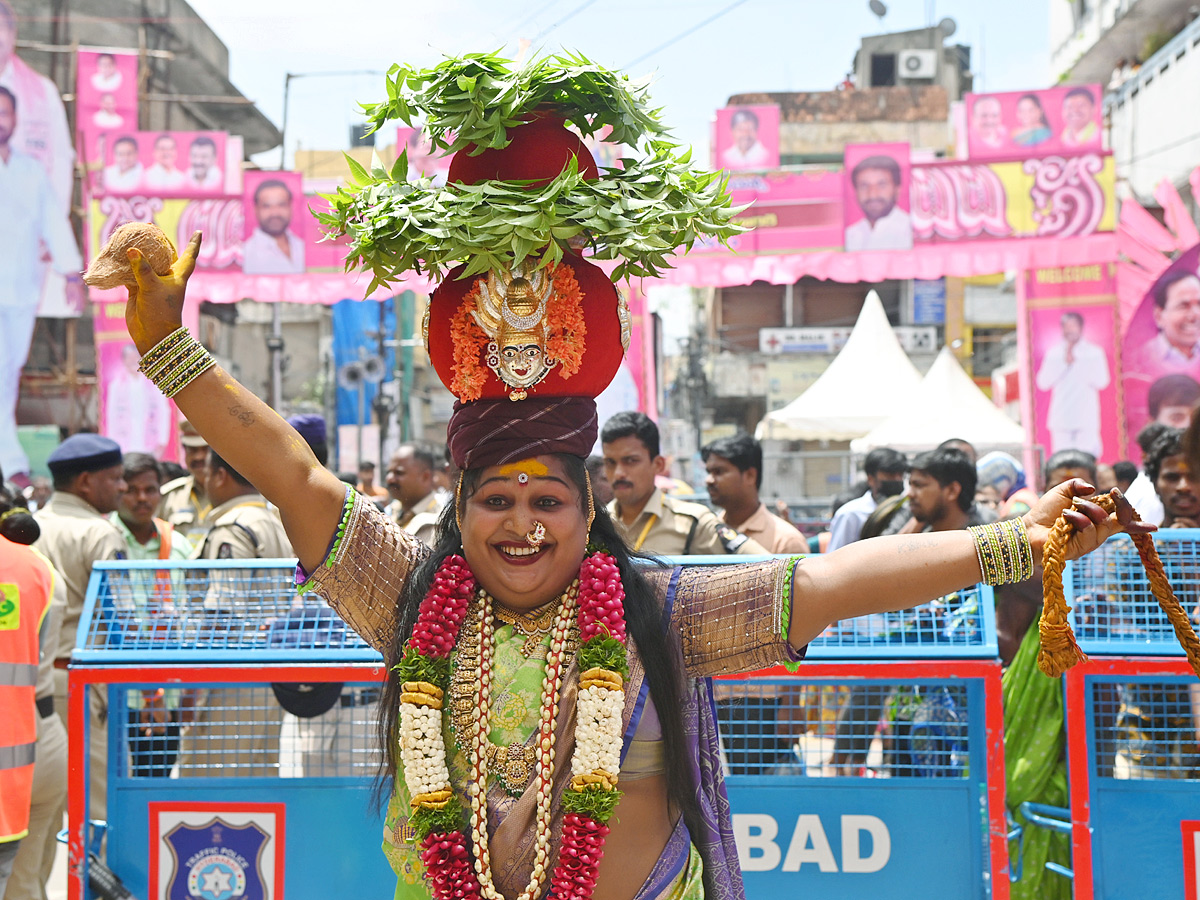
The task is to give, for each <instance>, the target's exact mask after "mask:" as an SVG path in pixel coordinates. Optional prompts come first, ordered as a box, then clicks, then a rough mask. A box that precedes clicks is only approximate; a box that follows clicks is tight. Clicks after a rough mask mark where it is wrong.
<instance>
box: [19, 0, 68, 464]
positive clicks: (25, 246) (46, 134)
mask: <svg viewBox="0 0 1200 900" xmlns="http://www.w3.org/2000/svg"><path fill="white" fill-rule="evenodd" d="M17 24H18V23H17V17H16V15H15V14H14V12H13V9H12V7H11V6H10V5H9V4H8V2H6V0H0V160H3V164H4V176H5V177H4V186H3V188H0V469H2V470H3V471H4V475H5V477H12V476H14V475H18V476H19V475H23V474H26V473H28V471H29V460H28V458H27V456H26V454H25V452H24V450H22V448H21V444H20V442H19V440H18V438H17V422H16V406H17V396H18V392H19V387H20V381H21V370H22V369H23V368H24V366H25V361H26V359H28V358H29V345H30V341H31V340H32V338H33V329H34V325H35V323H36V320H37V317H38V316H50V317H54V318H73V317H75V316H78V315H79V314H80V312H82V309H83V303H84V301H85V296H86V295H85V293H84V290H83V282H82V280H81V279H80V272H81V271H82V269H83V258H82V256H81V255H80V253H79V246H78V243H77V242H76V240H75V232H74V230H73V228H72V225H71V218H70V216H71V194H72V189H73V179H74V166H75V151H74V149H73V148H72V146H71V132H70V128H69V126H68V124H67V116H66V112H65V110H64V108H63V103H62V98H61V96H60V95H59V91H58V87H57V86H56V85H55V84H54V82H53V81H51V80H50V79H49V78H47V77H45V76H44V75H42V74H41V73H39V72H37V71H35V70H34V69H33V68H32V67H30V66H29V65H28V64H27V63H26V62H25V61H24V60H22V59H21V58H20V57H19V56H18V55H17V54H16V52H15V48H16V43H17V38H18V37H19V35H18V34H17Z"/></svg>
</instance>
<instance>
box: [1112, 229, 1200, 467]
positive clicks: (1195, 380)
mask: <svg viewBox="0 0 1200 900" xmlns="http://www.w3.org/2000/svg"><path fill="white" fill-rule="evenodd" d="M1121 359H1122V362H1123V377H1122V382H1123V387H1124V393H1125V419H1126V433H1127V436H1128V451H1127V453H1126V456H1127V457H1128V458H1129V459H1132V460H1135V461H1136V460H1140V459H1141V449H1140V448H1139V447H1138V445H1137V441H1136V438H1137V434H1138V432H1139V431H1141V429H1142V428H1144V427H1145V426H1146V425H1147V424H1148V423H1150V422H1162V423H1163V424H1166V425H1171V426H1173V427H1176V428H1184V427H1186V426H1187V424H1188V422H1189V420H1190V415H1191V409H1192V407H1193V406H1195V405H1196V403H1197V402H1200V245H1197V246H1195V247H1192V248H1191V249H1190V250H1187V251H1186V252H1184V253H1182V254H1180V256H1179V257H1178V259H1176V260H1175V261H1174V262H1173V263H1171V265H1170V267H1168V268H1167V270H1166V271H1165V272H1163V274H1162V275H1160V276H1159V278H1158V280H1157V281H1155V282H1154V284H1153V285H1152V286H1151V288H1150V290H1149V291H1147V292H1146V296H1145V297H1143V298H1142V302H1141V303H1140V304H1139V305H1138V308H1137V309H1136V310H1135V311H1134V313H1133V316H1132V317H1131V318H1130V320H1129V324H1128V326H1127V327H1126V329H1125V336H1124V338H1123V339H1122V341H1121Z"/></svg>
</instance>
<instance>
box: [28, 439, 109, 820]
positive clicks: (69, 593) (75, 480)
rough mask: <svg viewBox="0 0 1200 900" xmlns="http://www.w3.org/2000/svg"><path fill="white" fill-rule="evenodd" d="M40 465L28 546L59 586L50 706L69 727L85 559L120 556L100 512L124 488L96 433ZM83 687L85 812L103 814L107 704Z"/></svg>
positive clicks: (87, 571)
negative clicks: (48, 482) (47, 481)
mask: <svg viewBox="0 0 1200 900" xmlns="http://www.w3.org/2000/svg"><path fill="white" fill-rule="evenodd" d="M47 465H48V466H49V467H50V474H51V475H52V476H53V478H54V494H53V495H51V497H50V500H49V502H48V503H47V504H46V506H45V507H44V508H43V509H40V510H38V512H37V515H36V516H34V518H35V519H36V520H37V523H38V525H39V526H40V527H41V530H42V534H41V537H39V538H38V540H37V543H36V544H34V547H36V548H37V549H38V550H39V551H40V552H41V553H43V554H44V555H45V556H46V558H47V559H49V560H50V562H51V563H52V564H53V565H54V568H55V569H56V570H57V571H58V574H59V575H60V576H62V581H63V584H64V585H65V586H66V610H65V612H64V614H63V618H62V627H61V628H60V629H59V634H58V640H57V642H56V649H55V654H54V656H55V658H54V670H55V671H54V710H55V712H57V713H58V715H59V718H60V719H61V720H62V723H63V725H65V726H66V727H67V730H68V732H69V731H70V723H68V722H67V665H68V664H69V663H70V660H71V651H72V650H73V649H74V647H75V632H76V630H77V628H78V627H79V616H80V614H81V613H82V612H83V600H84V596H85V595H86V593H87V586H88V579H90V578H91V575H92V564H93V563H95V562H97V561H99V560H105V559H124V558H125V539H124V538H123V537H121V533H120V532H119V531H117V529H116V528H115V527H114V526H113V524H112V523H111V522H110V521H108V519H107V518H106V516H107V515H108V514H109V513H110V512H112V511H113V510H115V509H116V508H117V504H118V503H120V500H121V495H122V494H123V493H125V474H124V472H125V470H124V467H123V466H122V464H121V448H120V446H119V445H118V444H117V442H116V441H113V440H110V439H109V438H106V437H101V436H100V435H97V434H76V435H72V436H71V437H69V438H67V439H66V440H65V441H63V442H62V443H61V444H59V445H58V446H57V447H56V448H55V449H54V452H53V453H51V454H50V458H49V459H48V460H47ZM89 693H90V694H91V706H90V716H91V721H90V723H89V725H88V731H89V734H90V747H89V748H88V750H89V755H88V778H89V785H90V800H89V802H90V805H89V808H88V813H89V815H91V816H92V817H93V818H98V819H103V818H104V817H105V810H106V806H107V794H108V792H107V778H106V776H107V770H106V761H107V758H108V728H107V719H108V703H107V696H106V693H105V692H104V691H103V690H98V689H96V688H93V689H92V690H91V691H90V692H89ZM60 816H61V813H60Z"/></svg>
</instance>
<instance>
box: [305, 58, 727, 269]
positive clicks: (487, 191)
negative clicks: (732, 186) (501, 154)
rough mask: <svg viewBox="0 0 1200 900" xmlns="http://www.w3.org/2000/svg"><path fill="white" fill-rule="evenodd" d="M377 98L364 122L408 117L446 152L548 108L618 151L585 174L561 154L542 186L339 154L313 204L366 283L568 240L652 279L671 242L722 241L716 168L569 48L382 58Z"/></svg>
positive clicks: (616, 80)
mask: <svg viewBox="0 0 1200 900" xmlns="http://www.w3.org/2000/svg"><path fill="white" fill-rule="evenodd" d="M387 77H388V84H387V96H388V99H387V101H386V102H384V103H378V104H368V105H365V106H364V111H365V112H366V115H367V118H368V120H369V121H370V123H371V124H372V126H373V127H374V128H379V127H380V126H381V125H383V124H384V123H385V122H387V121H388V120H390V119H399V120H401V121H403V122H405V123H406V124H409V125H411V124H414V122H419V123H420V124H421V125H422V126H423V127H424V128H425V130H426V134H427V136H428V137H429V139H430V140H431V141H432V143H433V145H434V146H435V147H437V148H439V149H441V150H443V151H446V152H451V153H454V152H458V151H462V150H467V149H468V148H471V149H473V150H475V151H476V152H481V151H482V149H483V148H502V147H505V146H507V144H508V135H507V130H508V129H509V128H512V127H514V126H516V125H519V124H521V123H522V122H523V121H524V119H523V116H525V115H526V114H528V113H530V112H532V111H533V110H534V109H536V108H538V107H543V108H546V107H550V108H552V109H553V110H554V111H555V112H556V113H557V114H559V115H561V116H562V117H563V118H565V119H566V120H567V121H568V122H570V123H571V124H572V125H574V127H575V128H576V129H577V130H578V131H579V132H580V133H581V134H583V135H585V136H588V135H593V134H597V133H599V132H601V131H602V130H603V129H604V128H605V127H606V126H607V127H609V128H611V133H609V134H608V135H606V137H605V139H606V140H608V141H611V142H613V143H616V144H620V145H623V146H625V147H627V148H628V149H629V156H628V157H627V158H625V159H622V160H621V162H620V168H616V169H607V170H601V174H600V177H599V178H597V179H595V180H593V181H586V180H584V178H583V177H582V176H581V175H580V173H579V170H578V166H577V164H576V161H575V160H574V159H572V160H571V162H570V164H569V165H568V166H567V168H566V169H564V170H563V172H562V173H560V174H559V176H558V177H557V178H555V179H554V180H553V181H551V182H550V183H549V184H542V185H534V184H531V183H528V182H518V181H509V182H501V181H492V182H486V183H484V184H479V185H461V184H451V185H447V186H438V185H435V184H434V183H433V182H432V181H430V180H429V179H427V178H412V180H409V179H410V173H409V166H408V158H407V154H406V153H402V154H401V156H400V158H399V159H397V160H396V163H395V164H394V165H393V166H392V168H391V170H390V171H384V170H383V169H382V168H377V169H375V170H374V171H371V172H368V171H367V170H366V169H365V168H364V167H363V166H361V165H360V164H358V163H356V162H355V161H353V160H352V159H349V157H347V161H348V165H349V167H350V180H349V182H348V183H347V185H346V186H344V187H342V188H339V189H338V191H337V192H336V193H334V194H329V195H326V200H328V202H329V210H328V212H325V213H321V214H319V215H318V219H319V220H320V222H321V224H322V226H323V227H324V229H325V230H326V231H327V232H328V233H330V234H331V235H332V236H335V237H341V236H348V237H349V238H350V244H349V252H348V254H347V258H346V268H347V269H352V268H355V267H363V268H366V269H369V270H370V271H371V273H372V275H373V276H374V277H373V280H372V283H371V290H374V288H376V287H378V286H381V285H383V286H386V285H390V284H392V283H394V282H396V281H398V280H400V279H401V278H402V277H403V275H404V273H405V272H408V271H416V272H425V273H428V274H431V275H434V276H437V277H440V276H442V275H444V274H445V272H446V271H448V270H449V269H451V268H453V267H455V266H458V265H460V264H465V269H464V271H463V273H462V277H470V276H472V275H475V274H478V273H480V272H486V271H488V270H489V269H492V268H497V267H499V266H514V265H516V264H518V263H521V262H523V261H525V260H526V259H535V260H536V263H537V265H539V266H544V265H547V264H549V263H552V262H557V261H558V260H560V259H562V257H563V254H564V253H565V252H567V251H568V250H569V249H570V246H571V243H572V242H573V243H574V244H575V245H576V246H578V244H579V241H580V240H582V241H583V242H584V243H585V246H586V249H587V252H588V253H589V255H590V256H591V257H593V258H595V259H611V260H617V261H618V263H617V265H616V267H615V268H614V269H613V271H612V273H611V274H612V278H613V280H615V281H620V280H622V279H624V278H628V277H634V276H649V277H654V276H657V275H658V274H659V273H660V272H662V270H664V269H666V268H669V267H670V259H671V257H672V255H673V254H674V253H675V251H676V249H677V248H679V247H683V248H685V249H690V248H691V247H692V245H693V244H694V243H695V241H697V240H699V239H713V240H717V241H721V242H722V243H724V242H726V241H727V240H728V239H729V238H730V237H732V236H733V235H735V234H738V233H740V232H741V231H743V230H744V229H743V228H742V227H741V226H739V225H737V224H736V223H735V222H734V221H733V216H734V215H735V213H736V212H738V210H733V209H730V205H729V195H728V192H727V190H726V180H725V178H724V177H722V176H720V175H718V174H716V173H712V172H705V171H697V170H694V169H693V168H692V167H691V151H690V150H684V151H680V148H679V147H678V145H676V144H675V143H673V142H672V141H671V140H670V139H669V138H668V136H667V133H666V131H665V129H664V127H663V125H662V123H661V121H660V119H659V111H658V110H656V109H652V108H651V107H650V106H649V97H648V94H647V90H646V88H647V86H646V84H645V83H638V82H633V81H631V80H630V79H629V78H628V77H627V76H625V75H623V74H620V73H617V72H611V71H609V70H607V69H605V68H603V67H601V66H599V65H596V64H595V63H593V62H591V61H590V60H588V59H587V58H585V57H583V56H581V55H578V54H564V55H556V56H550V57H546V58H543V59H540V60H534V61H532V62H530V63H528V64H526V65H525V66H523V67H520V68H514V67H513V64H512V63H511V62H510V61H508V60H506V59H503V58H501V57H500V56H498V55H496V54H492V53H475V54H468V55H466V56H460V57H456V58H452V59H447V60H445V61H443V62H442V63H439V64H438V65H436V66H434V67H432V68H429V69H419V70H418V69H413V68H411V67H409V66H399V65H398V66H393V67H392V69H391V70H390V71H389V73H388V76H387Z"/></svg>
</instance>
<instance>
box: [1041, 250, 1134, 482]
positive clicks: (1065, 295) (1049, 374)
mask: <svg viewBox="0 0 1200 900" xmlns="http://www.w3.org/2000/svg"><path fill="white" fill-rule="evenodd" d="M1115 268H1116V267H1115V266H1113V265H1111V264H1096V265H1091V266H1067V267H1061V268H1056V269H1036V270H1033V271H1029V272H1026V273H1024V277H1025V286H1024V292H1023V294H1024V302H1025V316H1026V321H1027V323H1028V335H1029V351H1028V365H1029V370H1028V373H1029V380H1028V383H1029V384H1030V385H1031V387H1032V390H1031V400H1032V404H1031V408H1032V426H1033V437H1034V442H1035V443H1036V444H1038V445H1039V446H1041V447H1042V449H1043V451H1044V452H1045V454H1046V456H1047V457H1049V456H1051V455H1052V454H1054V453H1057V452H1058V451H1060V450H1084V451H1086V452H1088V453H1091V454H1092V455H1093V456H1095V457H1096V459H1097V460H1098V461H1100V462H1107V463H1112V462H1115V461H1117V460H1118V459H1121V458H1122V457H1123V456H1124V454H1123V453H1122V452H1121V451H1122V445H1121V426H1122V424H1123V423H1122V421H1121V414H1120V410H1121V404H1120V396H1121V393H1120V380H1119V369H1118V363H1117V353H1116V347H1117V334H1118V325H1117V298H1116V272H1115Z"/></svg>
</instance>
